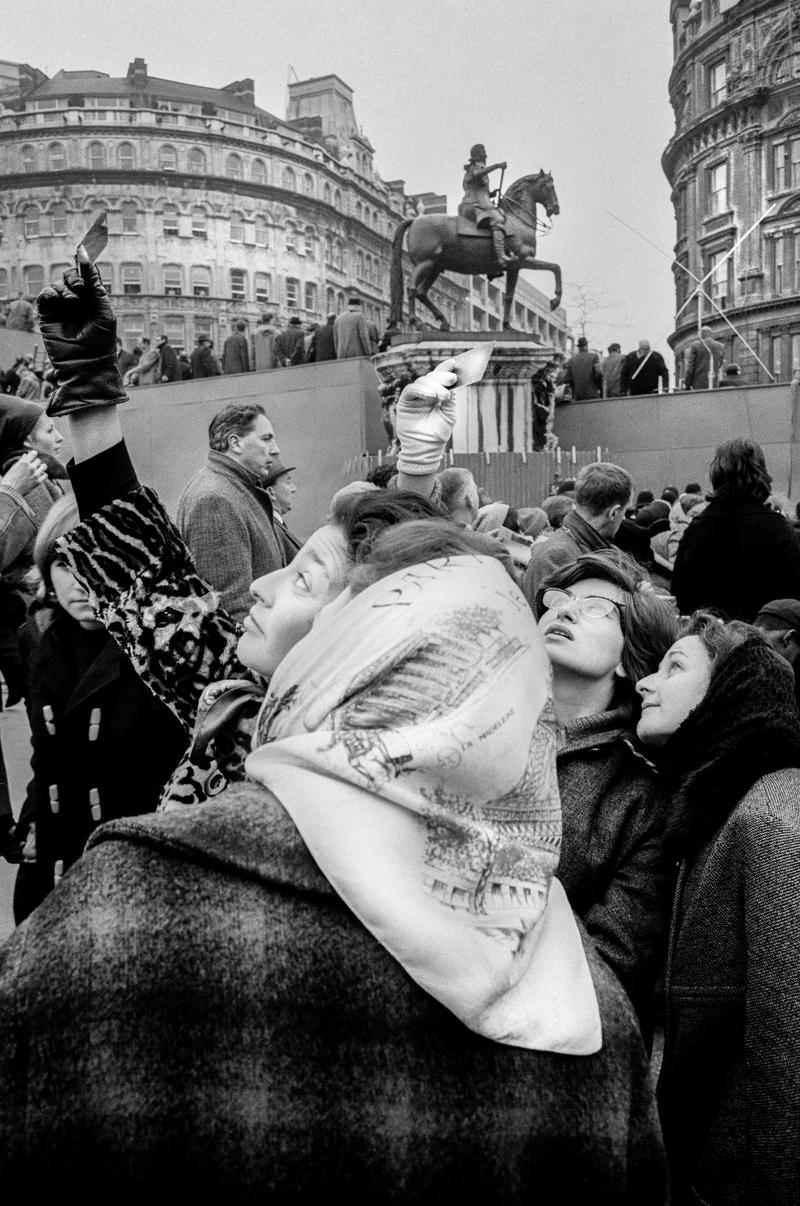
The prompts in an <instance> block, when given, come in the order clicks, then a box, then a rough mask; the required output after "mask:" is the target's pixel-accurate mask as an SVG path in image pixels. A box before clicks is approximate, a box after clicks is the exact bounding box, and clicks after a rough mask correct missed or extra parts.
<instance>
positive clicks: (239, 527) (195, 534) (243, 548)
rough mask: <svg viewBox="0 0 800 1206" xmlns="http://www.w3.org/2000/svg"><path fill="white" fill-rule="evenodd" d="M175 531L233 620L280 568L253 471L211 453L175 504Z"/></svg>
mask: <svg viewBox="0 0 800 1206" xmlns="http://www.w3.org/2000/svg"><path fill="white" fill-rule="evenodd" d="M177 519H178V527H179V528H180V532H181V535H182V536H183V539H184V540H185V541H186V543H187V545H188V546H189V548H190V550H191V553H192V556H193V558H194V561H195V565H196V566H197V572H198V573H199V574H200V576H201V577H202V578H205V580H206V582H208V583H209V584H210V585H211V586H213V587H214V589H215V590H217V591H219V595H220V601H221V603H222V606H223V607H224V608H225V610H226V611H228V612H230V614H231V615H232V616H233V618H234V619H235V620H241V619H243V618H244V616H245V615H246V614H247V612H248V611H249V610H250V605H251V603H252V601H253V600H252V599H251V597H250V583H251V582H252V581H253V580H254V579H255V578H260V577H261V575H262V574H270V573H272V571H273V570H276V569H280V568H281V567H282V566H283V565H284V564H285V561H284V556H283V550H282V547H281V545H280V544H279V542H278V538H277V536H276V535H275V529H274V527H273V524H272V500H271V499H270V497H269V494H268V493H267V491H266V490H265V489H264V487H263V486H260V485H259V484H258V482H257V481H256V479H255V477H254V476H253V474H252V473H248V472H247V470H246V469H242V468H241V466H240V465H238V464H237V463H236V462H235V461H234V460H232V459H231V457H229V456H225V454H224V453H222V452H215V451H213V449H212V450H211V451H210V452H209V454H208V463H207V464H206V465H205V466H204V467H203V468H202V469H200V470H199V471H198V472H197V473H196V474H195V475H194V477H193V478H191V480H190V481H189V482H188V483H187V485H186V487H185V488H184V491H183V494H182V495H181V497H180V499H179V502H178V514H177Z"/></svg>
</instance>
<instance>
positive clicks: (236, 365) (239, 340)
mask: <svg viewBox="0 0 800 1206" xmlns="http://www.w3.org/2000/svg"><path fill="white" fill-rule="evenodd" d="M246 330H247V324H246V323H244V322H243V321H242V319H241V318H239V319H237V320H236V322H235V323H234V328H233V331H232V332H231V334H230V335H229V336H228V338H227V339H226V340H225V342H224V343H223V345H222V371H223V373H248V372H249V371H250V349H249V347H248V342H247V336H246V335H245V331H246Z"/></svg>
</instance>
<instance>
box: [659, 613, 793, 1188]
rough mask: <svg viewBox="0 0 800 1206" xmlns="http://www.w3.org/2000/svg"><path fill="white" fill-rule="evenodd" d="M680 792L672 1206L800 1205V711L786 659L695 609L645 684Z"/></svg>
mask: <svg viewBox="0 0 800 1206" xmlns="http://www.w3.org/2000/svg"><path fill="white" fill-rule="evenodd" d="M637 690H638V692H639V693H640V695H641V697H642V712H641V718H640V720H639V724H638V730H637V731H638V734H639V737H640V739H641V741H642V742H644V743H645V744H646V745H647V746H648V747H649V748H650V749H651V750H652V751H653V755H654V757H655V758H657V759H658V762H659V764H660V765H661V767H662V768H663V774H664V776H665V779H666V782H667V783H668V785H669V786H670V787H671V788H672V790H673V792H674V794H675V800H676V819H675V832H676V839H677V857H678V858H679V860H680V863H679V870H678V877H677V884H676V888H675V896H674V904H673V915H672V921H671V924H670V939H669V952H668V957H667V963H666V971H665V976H664V992H665V1021H666V1025H665V1041H664V1056H663V1061H662V1065H661V1073H660V1077H659V1083H658V1097H659V1107H660V1111H661V1119H662V1124H663V1127H664V1137H665V1140H666V1143H667V1153H668V1156H669V1159H670V1167H671V1174H672V1202H673V1206H684V1204H687V1203H699V1202H707V1203H712V1204H713V1206H721V1204H722V1203H726V1204H727V1203H731V1204H732V1203H745V1202H747V1203H753V1206H756V1204H757V1206H762V1204H764V1206H766V1204H767V1203H770V1204H771V1206H796V1203H797V1202H800V1077H799V1076H798V1069H800V957H798V952H800V720H799V719H798V714H797V705H796V703H795V695H794V680H793V674H792V670H791V667H790V666H789V664H788V662H786V661H785V660H784V659H783V658H781V657H780V655H779V654H777V653H776V652H775V651H774V650H773V649H772V648H771V647H770V646H769V645H768V643H767V641H766V639H765V638H764V636H763V635H762V634H761V633H759V632H758V631H757V630H756V629H755V628H752V627H750V625H749V624H744V623H742V622H740V621H731V622H729V623H724V622H723V621H721V620H720V618H719V617H718V616H716V615H714V614H712V613H709V612H703V611H700V612H695V613H693V615H692V616H691V618H690V619H689V620H688V621H687V622H686V623H685V624H684V625H683V626H682V629H681V632H680V634H679V639H678V640H676V641H675V643H674V644H673V645H672V646H671V647H670V648H669V649H668V650H667V652H666V654H665V655H664V658H663V659H662V661H661V664H660V666H659V667H658V669H657V671H656V673H653V674H649V675H648V676H647V677H645V678H643V679H642V680H641V681H640V682H638V683H637Z"/></svg>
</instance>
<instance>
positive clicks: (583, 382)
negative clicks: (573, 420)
mask: <svg viewBox="0 0 800 1206" xmlns="http://www.w3.org/2000/svg"><path fill="white" fill-rule="evenodd" d="M564 381H565V383H566V384H567V385H569V386H570V387H571V389H572V397H573V399H574V401H575V402H586V401H592V400H593V399H595V398H599V397H600V396H601V394H602V389H603V374H602V372H601V370H600V359H599V357H598V355H597V353H596V352H590V351H589V341H588V339H587V338H586V336H585V335H581V337H580V339H579V340H578V350H577V352H575V353H574V354H573V355H572V356H570V358H569V360H568V361H567V363H566V365H565V375H564Z"/></svg>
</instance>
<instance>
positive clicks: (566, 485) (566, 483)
mask: <svg viewBox="0 0 800 1206" xmlns="http://www.w3.org/2000/svg"><path fill="white" fill-rule="evenodd" d="M574 489H575V478H574V477H565V478H564V480H563V482H559V483H558V485H557V486H556V488H555V491H554V493H555V494H571V493H572V492H573V491H574Z"/></svg>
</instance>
